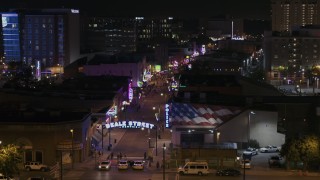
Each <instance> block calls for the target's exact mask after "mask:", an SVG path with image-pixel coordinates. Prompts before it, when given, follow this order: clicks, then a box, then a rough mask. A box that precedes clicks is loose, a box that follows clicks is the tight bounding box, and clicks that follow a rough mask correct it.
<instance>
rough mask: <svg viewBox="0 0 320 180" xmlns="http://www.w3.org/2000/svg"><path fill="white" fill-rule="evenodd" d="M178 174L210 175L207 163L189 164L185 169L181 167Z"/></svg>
mask: <svg viewBox="0 0 320 180" xmlns="http://www.w3.org/2000/svg"><path fill="white" fill-rule="evenodd" d="M178 173H179V174H181V175H184V174H198V175H200V176H201V175H208V174H209V167H208V163H207V162H187V163H186V164H185V165H184V166H183V167H179V169H178Z"/></svg>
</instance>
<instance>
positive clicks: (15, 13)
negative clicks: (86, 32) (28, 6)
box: [0, 9, 80, 73]
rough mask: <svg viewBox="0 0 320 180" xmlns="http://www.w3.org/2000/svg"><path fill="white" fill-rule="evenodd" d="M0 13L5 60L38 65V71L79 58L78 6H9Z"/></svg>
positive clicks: (63, 64)
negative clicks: (52, 7)
mask: <svg viewBox="0 0 320 180" xmlns="http://www.w3.org/2000/svg"><path fill="white" fill-rule="evenodd" d="M0 15H1V24H2V26H1V28H2V30H1V31H0V32H2V36H1V39H2V41H0V42H2V45H1V47H2V49H3V52H2V53H3V56H4V58H3V59H4V62H5V63H10V62H12V61H14V62H17V63H22V64H24V65H27V66H31V67H37V68H38V70H40V72H38V73H41V71H45V69H47V70H48V68H51V70H52V67H64V66H66V65H68V64H70V63H71V62H73V61H75V60H76V59H78V58H79V56H80V33H79V32H80V29H79V28H80V26H79V10H75V9H43V10H11V11H10V12H5V13H0ZM58 69H60V68H58Z"/></svg>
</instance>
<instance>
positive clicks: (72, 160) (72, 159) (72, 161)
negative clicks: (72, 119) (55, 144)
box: [70, 129, 74, 169]
mask: <svg viewBox="0 0 320 180" xmlns="http://www.w3.org/2000/svg"><path fill="white" fill-rule="evenodd" d="M70 132H71V168H72V169H73V163H74V158H73V129H70Z"/></svg>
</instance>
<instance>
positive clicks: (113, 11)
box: [0, 0, 271, 19]
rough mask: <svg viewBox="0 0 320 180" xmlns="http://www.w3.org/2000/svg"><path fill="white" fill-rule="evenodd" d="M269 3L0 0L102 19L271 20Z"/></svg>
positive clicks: (5, 3)
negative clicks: (219, 17)
mask: <svg viewBox="0 0 320 180" xmlns="http://www.w3.org/2000/svg"><path fill="white" fill-rule="evenodd" d="M269 1H270V0H221V1H218V0H211V1H194V2H193V3H190V2H192V1H186V0H158V1H156V0H136V1H132V0H131V1H130V0H125V1H124V0H0V7H1V10H2V11H3V10H4V9H5V8H15V7H20V8H27V7H28V8H61V7H65V8H77V9H80V12H88V14H92V15H105V16H114V17H116V16H181V17H213V16H217V15H230V16H233V17H242V18H251V19H270V12H271V11H270V2H269Z"/></svg>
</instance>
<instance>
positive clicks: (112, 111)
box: [106, 106, 118, 116]
mask: <svg viewBox="0 0 320 180" xmlns="http://www.w3.org/2000/svg"><path fill="white" fill-rule="evenodd" d="M117 109H118V108H117V106H113V107H112V108H110V109H109V110H108V112H107V113H106V114H107V115H111V116H115V115H116V114H117V112H118V111H117Z"/></svg>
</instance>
